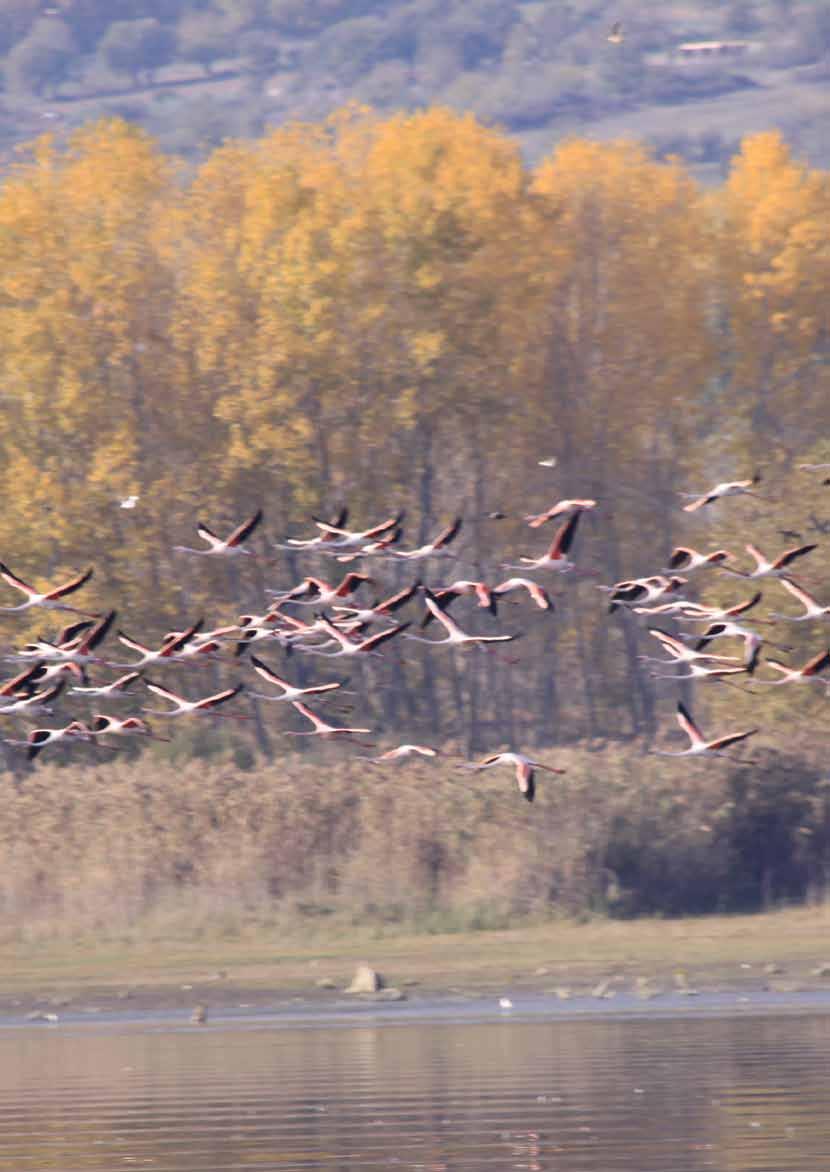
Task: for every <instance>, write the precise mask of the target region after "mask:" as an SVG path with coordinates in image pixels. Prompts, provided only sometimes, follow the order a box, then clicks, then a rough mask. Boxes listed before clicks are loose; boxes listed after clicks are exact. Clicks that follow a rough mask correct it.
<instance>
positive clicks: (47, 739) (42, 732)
mask: <svg viewBox="0 0 830 1172" xmlns="http://www.w3.org/2000/svg"><path fill="white" fill-rule="evenodd" d="M72 739H75V740H82V741H90V740H92V733H91V731H90V730H89V729H88V728H87V726H86V725H85V724H84V723H83V722H82V721H80V720H73V721H71V722H70V723H69V724H67V725H65V726H64V727H63V728H34V729H32V731H31V732H30V733H29V735H28V736H27V737H26V740H25V741H17V740H10V739H7V740H6V742H5V743H6V744H7V745H25V746H26V748H27V749H28V753H27V754H26V756H27V758H28V759H29V761H34V759H35V757H37V755H38V753H40V752H41V751H42V750H43V749H45V748H46V746H47V745H54V744H56V743H57V742H58V741H65V740H72Z"/></svg>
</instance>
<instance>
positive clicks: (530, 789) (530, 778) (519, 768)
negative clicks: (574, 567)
mask: <svg viewBox="0 0 830 1172" xmlns="http://www.w3.org/2000/svg"><path fill="white" fill-rule="evenodd" d="M577 515H578V514H577ZM493 765H512V766H514V768H515V770H516V783H517V785H518V787H519V793H520V794H522V795H523V796H524V797H525V798H526V799H527V800H528V801H529V802H532V801H533V799H534V797H535V795H536V772H535V771H536V770H537V769H544V770H545V772H546V773H565V770H564V769H553V768H552V767H551V766H550V765H542V764H541V762H539V761H532V760H531V758H530V757H525V755H524V754H523V753H494V754H493V756H492V757H485V758H484V760H483V761H477V762H467V763H465V764H464V765H462V766H461V767H460V768H462V769H472V770H474V771H475V772H479V771H480V770H482V769H490V768H492V766H493Z"/></svg>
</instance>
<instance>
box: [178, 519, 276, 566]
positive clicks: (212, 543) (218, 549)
mask: <svg viewBox="0 0 830 1172" xmlns="http://www.w3.org/2000/svg"><path fill="white" fill-rule="evenodd" d="M261 520H262V509H257V511H256V512H255V513H254V515H253V516H252V517H249V518H248V519H247V521H243V522H242V524H241V525H237V527H236V528H235V529H234V530H233V532H232V533H231V534H229V536H228V537H226V538H225V539H224V540H223V539H222V538H220V537H217V536H216V534H215V533H213V532H211V530H210V529H208V527H207V526H206V525H203V524H202V523H201V521H199V522H197V525H196V532H197V533H198V534H199V536H200V537H201V539H202V541H205V542H207V546H208V548H207V549H191V548H190V547H189V546H187V545H174V546H173V549H174V550H176V551H177V552H179V553H195V554H199V555H201V556H202V557H236V556H237V555H238V554H246V555H247V556H249V557H255V556H256V555H255V554H253V553H251V551H250V550H249V549H245V547H244V546H243V544H242V542H243V541H244V540H245V538H246V537H249V536H250V535H251V533H253V531H254V529H256V527H257V525H258V524H259V523H260V521H261Z"/></svg>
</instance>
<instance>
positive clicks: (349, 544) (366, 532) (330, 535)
mask: <svg viewBox="0 0 830 1172" xmlns="http://www.w3.org/2000/svg"><path fill="white" fill-rule="evenodd" d="M402 520H403V513H398V514H397V516H395V517H388V518H387V519H386V520H385V521H381V523H380V525H373V526H372V527H371V529H361V530H357V529H343V528H341V527H340V526H339V525H329V524H328V523H327V522H326V521H320V520H319V519H318V518H317V517H315V518H314V524H315V525H316V526H317V528H318V529H321V530H322V533H323V536H322V538H321V544H322V545H325V549H322V550H321V551H320V552H321V553H331V554H335V553H346V552H350V551H352V550H360V549H361V547H362V546H365V545H366V544H368V543H370V542H374V541H375V540H377V539H382V538H383V537H384V535H387V534H388V533H389V530H390V529H397V528H398V526H399V525H400V523H401V521H402ZM290 540H291V539H290V538H289V542H290Z"/></svg>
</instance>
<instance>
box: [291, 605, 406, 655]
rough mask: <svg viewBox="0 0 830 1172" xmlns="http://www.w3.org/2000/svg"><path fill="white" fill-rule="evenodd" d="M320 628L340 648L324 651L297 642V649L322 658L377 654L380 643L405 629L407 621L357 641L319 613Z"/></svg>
mask: <svg viewBox="0 0 830 1172" xmlns="http://www.w3.org/2000/svg"><path fill="white" fill-rule="evenodd" d="M317 622H318V624H319V626H320V627H321V628H322V630H324V631H327V632H328V633H329V635H331V636H332V638H333V639H335V640H336V641H337V642H338V643H339V644H340V648H339V650H337V651H324V650H322V649H321V648H319V647H303V646H302V644H297V646H298V647H299V649H300V650H301V651H302V652H303V654H305V655H322V656H323V658H324V659H340V658H341V657H342V656H344V655H379V654H380V652H379V651H378V650H377V648H378V647H380V645H381V644H382V643H386V642H387V641H388V640H389V639H394V638H395V636H396V635H398V634H400V632H401V631H405V630H406V628H407V627H408V626H409V623H398V624H397V625H396V626H394V627H388V628H387V629H386V630H385V631H381V632H380V633H379V634H377V635H371V636H370V637H369V638H368V639H363V640H362V641H361V642H359V643H354V642H352V640H351V639H350V638H349V637H348V635H346V634H344V633H343V631H341V630H340V629H339V628H338V627H336V626H335V625H334V623H333V622H332V621H331V620H330V619H328V618H326V616H325V615H320V617H319V618H318V620H317Z"/></svg>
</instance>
